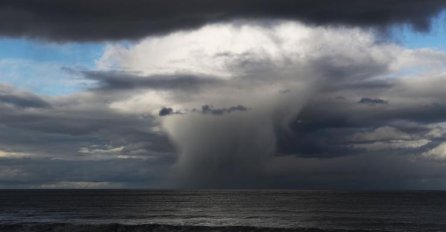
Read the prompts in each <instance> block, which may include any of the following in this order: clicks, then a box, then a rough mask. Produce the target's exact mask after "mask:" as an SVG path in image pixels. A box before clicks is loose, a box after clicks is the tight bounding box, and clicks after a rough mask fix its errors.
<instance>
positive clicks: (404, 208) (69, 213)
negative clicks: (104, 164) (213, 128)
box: [0, 190, 446, 232]
mask: <svg viewBox="0 0 446 232" xmlns="http://www.w3.org/2000/svg"><path fill="white" fill-rule="evenodd" d="M275 230H277V231H282V230H284V231H389V232H392V231H395V232H396V231H399V232H411V231H420V232H423V231H446V192H435V191H432V192H431V191H417V192H332V191H272V190H271V191H146V190H0V231H1V232H3V231H5V232H8V231H33V232H34V231H78V232H80V231H122V232H126V231H275Z"/></svg>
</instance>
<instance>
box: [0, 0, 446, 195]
mask: <svg viewBox="0 0 446 232" xmlns="http://www.w3.org/2000/svg"><path fill="white" fill-rule="evenodd" d="M445 10H446V1H444V0H424V1H416V0H413V1H402V0H401V1H400V0H386V1H384V0H383V1H369V0H368V1H366V0H336V1H333V0H298V1H296V0H274V1H273V0H271V1H270V0H258V1H257V0H256V1H254V0H243V1H240V0H225V1H212V2H211V1H208V0H187V1H185V0H127V1H119V0H107V1H106V0H93V1H92V0H42V1H29V0H4V1H1V2H0V36H1V37H0V188H295V189H446V45H445V43H444V41H446V11H445Z"/></svg>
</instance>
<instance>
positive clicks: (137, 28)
mask: <svg viewBox="0 0 446 232" xmlns="http://www.w3.org/2000/svg"><path fill="white" fill-rule="evenodd" d="M445 6H446V3H445V2H444V1H442V0H425V1H417V0H412V1H400V0H392V1H384V0H380V1H367V0H338V1H331V0H311V1H309V0H302V1H293V0H276V1H264V0H262V1H257V0H247V1H238V0H229V1H212V2H210V1H207V0H192V1H181V0H168V1H165V0H148V1H145V0H129V1H119V0H112V1H108V0H94V1H89V0H62V1H59V0H44V1H27V0H5V1H2V2H1V3H0V34H1V35H3V36H12V37H27V38H40V39H46V40H55V41H98V40H119V39H139V38H143V37H145V36H148V35H158V34H163V33H168V32H173V31H177V30H184V29H195V28H198V27H200V26H203V25H206V24H209V23H216V22H228V21H231V20H235V19H247V20H258V19H280V20H299V21H301V22H305V23H309V24H313V25H339V24H343V25H350V26H361V27H375V28H384V27H387V26H391V25H395V24H402V23H407V24H411V25H413V26H414V27H415V28H417V29H419V30H426V29H428V28H429V25H430V17H432V16H434V15H435V14H437V13H439V12H440V11H441V10H442V9H443V8H444V7H445Z"/></svg>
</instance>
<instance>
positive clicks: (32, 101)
mask: <svg viewBox="0 0 446 232" xmlns="http://www.w3.org/2000/svg"><path fill="white" fill-rule="evenodd" d="M0 104H7V105H12V106H14V107H20V108H47V107H50V104H49V103H48V102H46V101H44V100H43V99H42V98H40V97H39V96H36V95H34V94H30V93H24V92H19V91H15V90H13V89H12V88H9V87H7V86H2V85H0Z"/></svg>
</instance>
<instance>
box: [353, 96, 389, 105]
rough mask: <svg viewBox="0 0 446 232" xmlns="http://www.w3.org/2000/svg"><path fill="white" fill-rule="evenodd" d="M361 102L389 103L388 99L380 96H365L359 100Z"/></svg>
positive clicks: (367, 103)
mask: <svg viewBox="0 0 446 232" xmlns="http://www.w3.org/2000/svg"><path fill="white" fill-rule="evenodd" d="M358 103H359V104H366V105H383V104H387V103H389V102H388V101H386V100H383V99H379V98H368V97H363V98H361V100H359V101H358Z"/></svg>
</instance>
